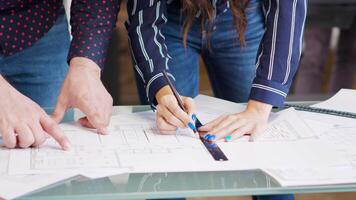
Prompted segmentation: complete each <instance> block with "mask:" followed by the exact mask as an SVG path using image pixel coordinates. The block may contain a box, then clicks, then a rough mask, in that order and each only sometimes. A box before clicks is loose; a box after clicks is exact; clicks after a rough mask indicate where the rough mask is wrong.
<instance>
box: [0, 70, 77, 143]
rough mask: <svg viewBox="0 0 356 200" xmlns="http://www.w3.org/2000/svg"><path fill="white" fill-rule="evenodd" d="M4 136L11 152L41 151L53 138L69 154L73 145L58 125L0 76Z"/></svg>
mask: <svg viewBox="0 0 356 200" xmlns="http://www.w3.org/2000/svg"><path fill="white" fill-rule="evenodd" d="M0 99H1V100H0V134H1V136H2V139H3V142H4V145H5V146H6V147H7V148H15V147H20V148H27V147H31V146H33V147H37V146H39V145H41V144H43V143H44V142H45V141H46V139H47V138H48V136H52V137H53V138H54V139H55V140H56V141H57V142H58V143H59V145H60V146H61V147H62V148H63V149H64V150H68V149H69V148H70V144H69V141H68V139H67V138H66V137H65V136H64V135H63V134H62V131H61V129H60V128H59V126H58V125H57V123H56V122H55V121H54V120H53V119H52V118H51V117H49V116H48V115H47V114H46V113H45V111H44V110H43V109H41V107H40V106H39V105H37V104H36V103H35V102H33V101H32V100H31V99H29V98H28V97H26V96H24V95H22V94H21V93H20V92H18V91H17V90H16V89H15V88H13V87H12V86H11V85H10V84H9V83H8V82H7V81H6V80H5V79H4V78H3V77H2V76H0Z"/></svg>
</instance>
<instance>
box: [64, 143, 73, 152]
mask: <svg viewBox="0 0 356 200" xmlns="http://www.w3.org/2000/svg"><path fill="white" fill-rule="evenodd" d="M63 149H64V150H65V151H70V150H71V149H72V145H70V143H69V142H64V144H63Z"/></svg>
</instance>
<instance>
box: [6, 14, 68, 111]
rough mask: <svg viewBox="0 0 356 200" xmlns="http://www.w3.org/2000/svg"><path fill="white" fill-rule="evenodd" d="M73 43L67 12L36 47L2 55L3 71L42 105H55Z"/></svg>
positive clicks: (8, 78) (9, 80) (11, 80)
mask: <svg viewBox="0 0 356 200" xmlns="http://www.w3.org/2000/svg"><path fill="white" fill-rule="evenodd" d="M69 45H70V37H69V32H68V23H67V19H66V17H65V14H64V12H63V15H60V16H59V17H58V19H57V22H56V23H55V25H54V26H53V27H52V28H51V29H50V31H49V32H48V33H47V34H46V35H45V36H43V37H42V38H41V39H40V40H38V41H37V42H36V43H35V44H34V45H33V46H31V47H29V48H26V49H25V50H24V51H22V52H19V53H16V54H14V55H12V56H7V57H4V56H1V55H0V73H1V75H2V76H3V77H4V78H6V80H7V81H8V82H9V83H10V84H11V85H12V86H13V87H14V88H16V89H17V90H18V91H19V92H21V93H22V94H23V95H25V96H27V97H29V98H30V99H32V100H33V101H34V102H36V103H37V104H39V105H40V106H41V107H54V105H55V103H56V101H57V97H58V95H59V91H60V88H61V86H62V83H63V80H64V78H65V75H66V74H67V70H68V64H67V55H68V50H69Z"/></svg>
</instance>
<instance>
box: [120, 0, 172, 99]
mask: <svg viewBox="0 0 356 200" xmlns="http://www.w3.org/2000/svg"><path fill="white" fill-rule="evenodd" d="M128 13H129V20H128V22H127V23H126V28H127V31H128V35H129V38H130V48H131V53H132V57H133V60H134V66H135V70H136V71H137V73H138V74H139V75H140V77H141V80H142V82H143V83H144V84H145V86H146V93H147V97H148V100H149V101H150V102H151V103H152V104H153V105H155V104H156V103H157V102H156V98H155V96H156V94H157V93H158V91H159V90H160V89H162V88H163V87H164V86H166V85H167V81H166V80H165V78H164V77H163V73H162V72H163V71H164V70H166V71H168V68H169V66H168V65H169V59H170V57H169V55H168V49H167V47H166V45H165V44H164V36H163V34H162V33H161V29H162V28H163V26H164V25H165V23H166V18H165V17H164V16H165V13H166V1H159V0H154V1H146V0H137V1H129V2H128ZM168 75H169V77H170V78H171V81H172V82H174V80H175V78H174V77H173V75H172V74H170V73H169V72H168Z"/></svg>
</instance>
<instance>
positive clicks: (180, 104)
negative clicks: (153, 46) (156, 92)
mask: <svg viewBox="0 0 356 200" xmlns="http://www.w3.org/2000/svg"><path fill="white" fill-rule="evenodd" d="M163 76H164V77H165V78H166V80H167V82H168V85H169V87H170V88H171V90H172V92H173V95H174V97H175V98H176V99H177V102H178V105H179V107H180V108H181V109H182V110H183V111H184V112H186V113H188V112H187V110H186V109H185V107H184V104H183V101H182V99H181V97H180V96H179V94H178V92H177V90H176V88H175V87H174V86H173V84H172V82H171V80H170V79H169V78H168V74H167V72H166V71H163ZM188 126H189V128H190V129H192V130H193V131H194V133H197V132H198V130H197V128H196V127H195V125H194V124H193V123H191V122H189V123H188Z"/></svg>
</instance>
